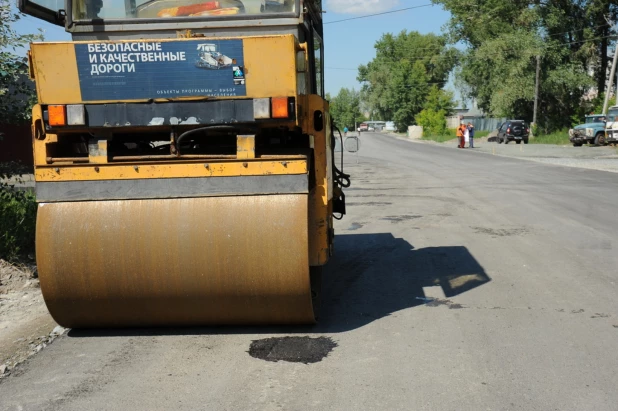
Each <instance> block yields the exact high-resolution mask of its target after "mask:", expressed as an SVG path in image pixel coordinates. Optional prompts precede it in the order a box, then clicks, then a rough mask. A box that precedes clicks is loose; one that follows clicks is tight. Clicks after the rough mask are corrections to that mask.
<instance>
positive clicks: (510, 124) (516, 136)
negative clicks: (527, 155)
mask: <svg viewBox="0 0 618 411" xmlns="http://www.w3.org/2000/svg"><path fill="white" fill-rule="evenodd" d="M529 135H530V127H528V124H526V122H525V121H524V120H507V121H505V122H504V123H502V125H501V126H500V127H498V136H497V137H496V141H497V142H498V144H502V143H504V144H508V143H509V141H514V142H516V143H517V144H521V142H522V141H523V142H524V144H528V136H529Z"/></svg>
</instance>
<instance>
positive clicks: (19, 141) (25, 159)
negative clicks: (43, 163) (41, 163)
mask: <svg viewBox="0 0 618 411" xmlns="http://www.w3.org/2000/svg"><path fill="white" fill-rule="evenodd" d="M0 135H1V137H0V162H5V161H19V162H21V163H22V164H24V165H26V166H32V165H33V164H34V158H33V155H32V132H31V129H30V124H24V125H12V124H0Z"/></svg>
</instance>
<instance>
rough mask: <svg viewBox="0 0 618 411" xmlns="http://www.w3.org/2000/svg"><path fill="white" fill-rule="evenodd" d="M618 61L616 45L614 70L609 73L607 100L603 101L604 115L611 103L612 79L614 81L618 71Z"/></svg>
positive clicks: (617, 99)
mask: <svg viewBox="0 0 618 411" xmlns="http://www.w3.org/2000/svg"><path fill="white" fill-rule="evenodd" d="M616 63H618V47H616V49H615V50H614V61H613V62H612V71H611V72H610V74H609V84H608V86H607V91H606V92H605V101H603V115H605V114H607V106H608V104H609V93H611V92H612V81H614V75H615V73H616ZM616 94H618V93H616ZM616 104H618V96H616Z"/></svg>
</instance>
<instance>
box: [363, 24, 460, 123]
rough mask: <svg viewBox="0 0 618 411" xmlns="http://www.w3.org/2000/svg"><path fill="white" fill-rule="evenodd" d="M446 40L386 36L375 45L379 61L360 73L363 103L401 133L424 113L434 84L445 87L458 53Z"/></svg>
mask: <svg viewBox="0 0 618 411" xmlns="http://www.w3.org/2000/svg"><path fill="white" fill-rule="evenodd" d="M446 42H447V38H446V37H445V36H440V35H435V34H420V33H418V32H415V31H412V32H406V31H402V32H401V33H399V34H398V35H393V34H390V33H389V34H384V35H383V36H382V38H380V40H378V41H377V42H376V44H375V45H374V47H375V49H376V57H375V58H374V59H373V60H372V61H370V62H369V63H368V64H367V65H366V66H360V67H359V69H358V77H357V79H358V81H360V82H362V83H363V89H362V95H363V100H364V101H365V102H366V103H367V105H368V106H369V108H370V110H371V111H372V112H374V113H375V114H376V115H377V116H379V117H380V118H382V119H383V120H387V121H388V120H392V121H394V122H395V124H396V125H397V128H398V129H399V130H400V131H403V130H405V129H406V128H407V127H408V125H410V124H413V122H414V118H415V116H416V115H417V114H419V113H420V112H421V110H422V109H423V106H424V104H425V99H426V97H427V95H428V93H429V92H430V89H431V87H430V86H431V84H435V85H436V86H438V88H441V87H443V86H444V84H445V83H446V81H447V80H448V76H449V73H450V72H451V70H452V68H453V66H454V65H455V63H456V61H457V56H458V52H457V50H456V49H454V48H452V47H448V46H447V44H446Z"/></svg>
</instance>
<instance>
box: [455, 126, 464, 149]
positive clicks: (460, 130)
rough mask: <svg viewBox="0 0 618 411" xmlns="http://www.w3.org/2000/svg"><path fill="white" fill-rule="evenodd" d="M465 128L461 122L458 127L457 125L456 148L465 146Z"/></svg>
mask: <svg viewBox="0 0 618 411" xmlns="http://www.w3.org/2000/svg"><path fill="white" fill-rule="evenodd" d="M465 130H466V125H465V124H464V123H463V122H462V123H461V124H460V125H459V127H457V139H458V140H459V145H458V146H457V148H466V140H465V137H464V131H465Z"/></svg>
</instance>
